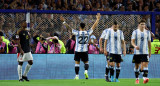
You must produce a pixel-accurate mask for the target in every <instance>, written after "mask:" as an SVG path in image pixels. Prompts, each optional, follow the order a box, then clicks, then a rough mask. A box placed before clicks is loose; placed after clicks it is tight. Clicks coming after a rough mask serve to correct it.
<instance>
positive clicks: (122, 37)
mask: <svg viewBox="0 0 160 86" xmlns="http://www.w3.org/2000/svg"><path fill="white" fill-rule="evenodd" d="M121 40H124V35H123V32H122V31H121Z"/></svg>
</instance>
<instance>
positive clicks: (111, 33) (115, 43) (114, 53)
mask: <svg viewBox="0 0 160 86" xmlns="http://www.w3.org/2000/svg"><path fill="white" fill-rule="evenodd" d="M108 40H109V53H110V55H109V57H110V58H109V60H110V62H109V63H110V76H111V82H114V66H115V63H116V79H115V81H116V82H119V80H118V77H119V74H120V69H121V67H120V63H121V61H122V60H121V54H122V48H123V54H124V56H125V55H126V45H125V41H124V35H123V32H122V31H121V30H119V25H118V23H117V22H116V21H114V24H113V26H112V29H110V30H108V31H107V34H106V37H105V43H104V54H105V55H106V56H107V55H108V53H107V50H106V48H107V46H106V44H107V41H108ZM121 43H122V47H121Z"/></svg>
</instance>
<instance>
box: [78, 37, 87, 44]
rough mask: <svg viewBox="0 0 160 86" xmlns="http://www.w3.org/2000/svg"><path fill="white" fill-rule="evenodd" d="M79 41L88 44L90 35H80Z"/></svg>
mask: <svg viewBox="0 0 160 86" xmlns="http://www.w3.org/2000/svg"><path fill="white" fill-rule="evenodd" d="M78 40H79V41H78V43H79V44H87V41H88V36H84V37H83V36H80V37H78Z"/></svg>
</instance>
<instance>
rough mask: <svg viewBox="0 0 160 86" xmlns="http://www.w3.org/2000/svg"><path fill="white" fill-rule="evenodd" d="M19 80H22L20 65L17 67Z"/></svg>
mask: <svg viewBox="0 0 160 86" xmlns="http://www.w3.org/2000/svg"><path fill="white" fill-rule="evenodd" d="M17 71H18V76H19V79H22V65H18V67H17Z"/></svg>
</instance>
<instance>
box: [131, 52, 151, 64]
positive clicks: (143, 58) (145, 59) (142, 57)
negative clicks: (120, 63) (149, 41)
mask: <svg viewBox="0 0 160 86" xmlns="http://www.w3.org/2000/svg"><path fill="white" fill-rule="evenodd" d="M141 62H149V56H148V55H147V54H139V55H134V56H133V60H132V63H141Z"/></svg>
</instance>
